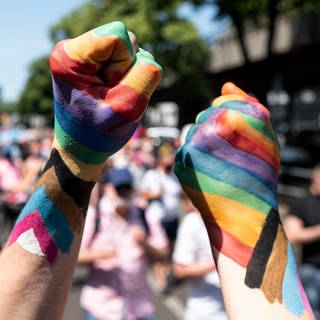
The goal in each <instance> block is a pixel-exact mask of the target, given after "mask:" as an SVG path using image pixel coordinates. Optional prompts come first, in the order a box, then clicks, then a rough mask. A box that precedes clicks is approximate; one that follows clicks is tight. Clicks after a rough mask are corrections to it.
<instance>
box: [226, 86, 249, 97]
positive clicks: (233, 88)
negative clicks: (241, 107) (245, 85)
mask: <svg viewBox="0 0 320 320" xmlns="http://www.w3.org/2000/svg"><path fill="white" fill-rule="evenodd" d="M221 94H222V95H227V94H235V95H238V96H241V97H248V96H249V95H248V94H247V93H246V92H244V91H243V90H242V89H240V88H239V87H237V86H236V85H235V84H234V83H232V82H226V83H225V84H224V85H223V86H222V88H221Z"/></svg>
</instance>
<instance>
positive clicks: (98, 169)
mask: <svg viewBox="0 0 320 320" xmlns="http://www.w3.org/2000/svg"><path fill="white" fill-rule="evenodd" d="M54 149H55V150H57V152H58V153H59V155H60V157H61V159H62V160H63V162H64V163H65V164H66V166H67V167H68V168H69V170H70V171H71V172H72V173H73V175H75V176H76V177H78V178H80V179H82V180H84V181H90V182H96V181H98V180H99V178H100V176H101V174H102V171H103V169H104V162H102V163H100V164H87V163H84V162H83V161H81V160H79V159H78V158H77V157H75V156H74V155H73V154H71V153H70V152H68V151H66V150H65V149H63V148H62V147H61V146H60V144H59V143H58V141H57V139H56V138H55V139H54V141H53V145H52V149H51V152H52V151H53V150H54Z"/></svg>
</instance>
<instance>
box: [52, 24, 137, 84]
mask: <svg viewBox="0 0 320 320" xmlns="http://www.w3.org/2000/svg"><path fill="white" fill-rule="evenodd" d="M134 56H135V55H134V50H133V47H132V44H131V41H130V37H129V34H128V32H127V30H126V27H125V25H124V24H123V23H122V22H120V21H117V22H112V23H109V24H105V25H103V26H101V27H98V28H95V29H93V30H91V31H88V32H86V33H84V34H82V35H81V36H79V37H77V38H74V39H70V40H66V41H63V42H62V43H58V45H57V46H56V48H55V49H54V50H53V52H52V54H51V57H50V65H51V69H52V72H53V74H54V75H56V74H58V75H60V74H62V75H65V74H66V73H68V72H71V73H72V72H76V73H80V74H88V75H95V74H96V73H97V72H98V71H99V70H100V69H101V67H102V66H103V65H104V64H105V63H106V62H108V63H113V62H118V68H117V69H116V70H114V73H115V74H109V75H108V78H107V79H106V81H107V82H109V81H111V80H112V81H113V79H118V80H119V79H120V78H121V76H123V74H124V73H126V72H127V70H128V69H129V68H130V66H131V65H132V63H133V61H134ZM119 62H121V63H119ZM110 79H111V80H110Z"/></svg>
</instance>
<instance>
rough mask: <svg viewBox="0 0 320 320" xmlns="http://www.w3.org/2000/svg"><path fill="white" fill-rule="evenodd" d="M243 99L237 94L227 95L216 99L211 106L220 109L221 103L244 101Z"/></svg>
mask: <svg viewBox="0 0 320 320" xmlns="http://www.w3.org/2000/svg"><path fill="white" fill-rule="evenodd" d="M244 100H245V97H242V96H239V95H238V94H228V95H225V96H220V97H218V98H215V99H214V100H213V101H212V103H211V106H212V107H220V106H221V105H222V104H223V103H225V102H228V101H244Z"/></svg>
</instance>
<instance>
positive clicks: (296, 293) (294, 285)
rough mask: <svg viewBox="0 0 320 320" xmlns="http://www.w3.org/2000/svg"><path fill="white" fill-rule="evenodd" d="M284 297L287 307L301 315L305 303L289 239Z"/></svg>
mask: <svg viewBox="0 0 320 320" xmlns="http://www.w3.org/2000/svg"><path fill="white" fill-rule="evenodd" d="M282 297H283V301H284V304H285V306H286V308H287V309H288V310H289V311H290V312H292V313H293V314H295V315H296V316H297V317H301V316H302V314H303V311H304V305H303V301H302V297H301V293H300V288H299V282H298V274H297V264H296V261H295V257H294V253H293V250H292V247H291V245H290V243H289V241H288V262H287V267H286V271H285V273H284V279H283V285H282Z"/></svg>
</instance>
